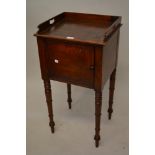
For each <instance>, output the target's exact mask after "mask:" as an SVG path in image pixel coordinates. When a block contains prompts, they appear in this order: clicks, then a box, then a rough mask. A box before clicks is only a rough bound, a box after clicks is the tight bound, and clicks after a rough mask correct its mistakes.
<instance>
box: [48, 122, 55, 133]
mask: <svg viewBox="0 0 155 155" xmlns="http://www.w3.org/2000/svg"><path fill="white" fill-rule="evenodd" d="M49 126H50V127H51V132H52V133H54V126H55V123H54V122H50V123H49Z"/></svg>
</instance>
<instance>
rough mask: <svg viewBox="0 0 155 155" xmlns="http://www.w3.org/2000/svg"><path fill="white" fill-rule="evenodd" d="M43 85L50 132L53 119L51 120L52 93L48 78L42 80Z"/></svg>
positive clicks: (53, 124)
mask: <svg viewBox="0 0 155 155" xmlns="http://www.w3.org/2000/svg"><path fill="white" fill-rule="evenodd" d="M44 87H45V96H46V102H47V107H48V114H49V115H48V116H49V120H50V122H49V126H50V127H51V131H52V133H54V126H55V123H54V120H53V107H52V93H51V84H50V80H44Z"/></svg>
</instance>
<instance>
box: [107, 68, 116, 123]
mask: <svg viewBox="0 0 155 155" xmlns="http://www.w3.org/2000/svg"><path fill="white" fill-rule="evenodd" d="M115 77H116V69H114V71H113V72H112V74H111V76H110V87H109V108H108V119H109V120H110V119H111V117H112V113H113V108H112V106H113V96H114V89H115Z"/></svg>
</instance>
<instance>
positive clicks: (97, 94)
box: [94, 91, 102, 147]
mask: <svg viewBox="0 0 155 155" xmlns="http://www.w3.org/2000/svg"><path fill="white" fill-rule="evenodd" d="M101 107H102V92H97V91H95V137H94V139H95V145H96V147H98V146H99V140H100V120H101Z"/></svg>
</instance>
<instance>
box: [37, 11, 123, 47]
mask: <svg viewBox="0 0 155 155" xmlns="http://www.w3.org/2000/svg"><path fill="white" fill-rule="evenodd" d="M120 23H121V17H119V16H108V15H94V14H83V13H71V12H65V13H62V14H59V15H57V16H55V17H53V18H51V19H49V20H47V21H45V22H43V23H41V24H40V25H39V26H38V28H39V31H38V32H37V33H36V34H35V36H38V37H44V38H51V39H58V40H59V39H62V40H66V41H73V42H74V41H76V42H84V43H90V44H100V45H103V44H104V40H105V37H106V36H107V35H109V34H110V32H111V31H113V30H114V28H116V27H117V26H118V25H119V24H120Z"/></svg>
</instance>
